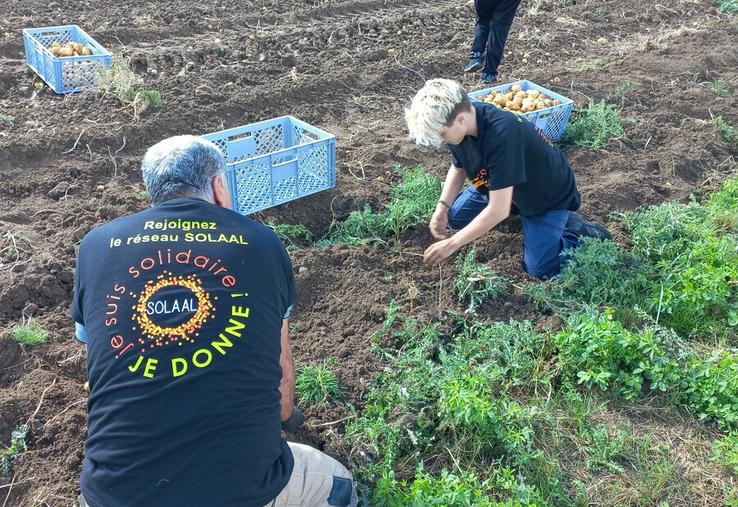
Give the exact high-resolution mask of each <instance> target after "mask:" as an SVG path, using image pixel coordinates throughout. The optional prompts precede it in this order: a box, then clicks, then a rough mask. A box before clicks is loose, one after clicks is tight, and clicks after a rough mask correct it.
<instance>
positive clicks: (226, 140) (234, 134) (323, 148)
mask: <svg viewBox="0 0 738 507" xmlns="http://www.w3.org/2000/svg"><path fill="white" fill-rule="evenodd" d="M203 137H204V138H205V139H207V140H209V141H212V142H213V143H215V144H216V145H217V146H218V147H219V148H220V149H221V151H222V152H223V156H224V158H225V161H226V173H227V177H228V184H229V185H230V188H231V195H232V196H233V209H234V210H236V211H238V212H239V213H241V214H243V215H248V214H249V213H254V212H256V211H260V210H263V209H266V208H271V207H272V206H276V205H278V204H283V203H285V202H289V201H294V200H295V199H299V198H301V197H305V196H307V195H310V194H314V193H316V192H320V191H321V190H325V189H327V188H332V187H334V186H335V185H336V138H335V136H333V135H332V134H329V133H328V132H325V131H323V130H320V129H318V128H315V127H313V126H312V125H310V124H308V123H305V122H303V121H300V120H298V119H297V118H295V117H293V116H282V117H279V118H274V119H272V120H265V121H261V122H258V123H252V124H250V125H245V126H243V127H236V128H232V129H228V130H221V131H220V132H214V133H212V134H207V135H205V136H203Z"/></svg>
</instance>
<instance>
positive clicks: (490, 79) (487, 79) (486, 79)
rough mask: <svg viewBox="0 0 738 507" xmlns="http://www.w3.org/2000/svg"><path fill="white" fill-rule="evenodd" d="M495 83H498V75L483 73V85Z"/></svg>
mask: <svg viewBox="0 0 738 507" xmlns="http://www.w3.org/2000/svg"><path fill="white" fill-rule="evenodd" d="M495 81H497V76H496V75H494V74H486V73H482V83H494V82H495Z"/></svg>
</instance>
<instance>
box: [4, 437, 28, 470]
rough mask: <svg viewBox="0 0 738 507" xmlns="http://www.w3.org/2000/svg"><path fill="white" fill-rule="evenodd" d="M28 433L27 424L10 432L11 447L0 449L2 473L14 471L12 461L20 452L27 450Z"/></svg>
mask: <svg viewBox="0 0 738 507" xmlns="http://www.w3.org/2000/svg"><path fill="white" fill-rule="evenodd" d="M27 434H28V426H26V425H25V424H23V425H21V426H18V427H17V428H16V429H15V431H13V432H12V433H11V434H10V447H8V448H6V449H3V450H2V451H0V475H3V476H6V477H8V476H10V473H11V471H12V468H11V466H12V461H13V460H14V459H15V458H16V456H18V454H20V453H22V452H24V451H26V450H27V449H28V445H27V444H26V435H27Z"/></svg>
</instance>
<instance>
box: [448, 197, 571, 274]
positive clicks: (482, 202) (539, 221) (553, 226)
mask: <svg viewBox="0 0 738 507" xmlns="http://www.w3.org/2000/svg"><path fill="white" fill-rule="evenodd" d="M488 202H489V201H488V198H487V196H486V195H483V194H480V193H479V192H477V191H476V190H474V188H472V187H467V189H466V190H464V191H463V192H461V193H460V194H459V196H458V197H457V198H456V200H455V201H454V203H453V204H452V205H451V209H449V211H448V224H449V226H450V227H451V228H452V229H455V230H459V229H461V228H462V227H464V226H465V225H467V224H468V223H469V222H471V221H472V220H473V219H474V217H476V216H477V215H478V214H479V213H480V212H481V211H482V210H483V209H484V208H485V207H486V206H487V204H488ZM520 218H521V220H522V222H523V242H524V245H525V253H524V254H523V268H524V269H525V271H526V272H527V273H528V274H529V275H531V276H534V277H536V278H551V277H552V276H556V275H558V274H559V272H560V271H561V267H562V265H563V264H562V258H561V257H560V255H559V254H560V253H561V252H563V251H564V250H566V249H568V248H576V247H577V246H578V245H579V236H577V235H576V234H575V233H574V232H572V231H570V230H567V228H566V222H567V220H568V219H569V211H568V210H553V211H549V212H548V213H546V214H544V215H537V216H525V215H521V216H520Z"/></svg>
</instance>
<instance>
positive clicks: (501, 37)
mask: <svg viewBox="0 0 738 507" xmlns="http://www.w3.org/2000/svg"><path fill="white" fill-rule="evenodd" d="M519 4H520V0H503V1H502V2H499V3H498V5H497V7H496V8H495V9H494V12H493V13H492V22H491V24H490V30H489V40H488V42H487V58H486V59H485V62H484V69H482V72H483V73H485V74H490V75H493V76H497V67H499V65H500V61H501V60H502V53H503V51H504V50H505V41H507V34H508V32H509V31H510V26H511V25H512V22H513V19H515V11H516V10H517V9H518V5H519ZM475 34H476V29H475Z"/></svg>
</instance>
